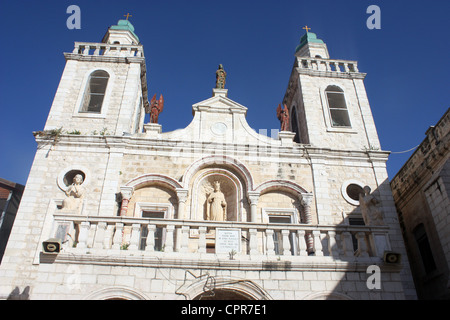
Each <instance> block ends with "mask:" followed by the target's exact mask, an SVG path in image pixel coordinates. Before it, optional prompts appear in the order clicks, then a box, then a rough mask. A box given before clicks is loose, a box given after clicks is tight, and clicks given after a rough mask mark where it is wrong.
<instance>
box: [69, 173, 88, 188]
mask: <svg viewBox="0 0 450 320" xmlns="http://www.w3.org/2000/svg"><path fill="white" fill-rule="evenodd" d="M77 174H79V175H81V176H82V177H83V182H84V180H85V179H86V175H85V174H84V172H83V171H81V170H70V171H69V172H67V173H66V174H65V175H64V178H63V181H64V184H65V185H66V186H67V187H68V186H70V185H72V184H73V178H75V176H76V175H77Z"/></svg>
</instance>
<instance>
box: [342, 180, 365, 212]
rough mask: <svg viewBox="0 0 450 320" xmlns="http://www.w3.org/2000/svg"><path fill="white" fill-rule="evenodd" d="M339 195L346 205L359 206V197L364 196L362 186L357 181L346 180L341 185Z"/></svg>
mask: <svg viewBox="0 0 450 320" xmlns="http://www.w3.org/2000/svg"><path fill="white" fill-rule="evenodd" d="M341 193H342V196H343V197H344V199H345V200H346V201H347V202H348V203H350V204H352V205H354V206H359V195H360V194H364V184H363V183H362V182H360V181H357V180H347V181H345V182H344V183H343V184H342V187H341Z"/></svg>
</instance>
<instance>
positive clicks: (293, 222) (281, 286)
mask: <svg viewBox="0 0 450 320" xmlns="http://www.w3.org/2000/svg"><path fill="white" fill-rule="evenodd" d="M64 55H65V57H66V60H67V63H66V67H65V69H64V72H63V75H62V77H61V81H60V83H59V87H58V89H57V92H56V95H55V98H54V101H53V104H52V106H51V108H50V112H49V116H48V119H47V123H46V125H45V127H44V129H43V130H42V131H40V132H35V137H36V142H37V144H38V149H37V152H36V156H35V159H34V162H33V166H32V168H31V172H30V176H29V179H28V182H27V185H26V189H25V193H24V197H23V199H22V203H21V206H20V210H19V212H18V215H17V219H16V223H15V225H14V229H13V232H12V235H11V238H10V241H9V243H8V247H7V250H6V254H5V257H4V261H3V262H2V265H1V267H0V294H2V295H3V296H4V297H8V296H10V297H11V292H16V293H20V292H22V293H23V292H24V291H26V294H27V297H28V296H29V298H31V299H112V298H120V299H200V298H202V299H206V298H208V299H230V298H232V299H240V298H242V299H414V298H416V295H415V289H414V285H413V281H412V278H411V274H410V269H409V265H408V260H407V259H398V258H399V257H400V256H405V255H406V251H405V247H404V243H403V239H402V235H401V232H400V227H399V223H398V218H397V213H396V209H395V205H394V201H393V198H392V192H391V189H390V185H389V182H388V176H387V172H386V161H387V159H388V155H389V152H387V151H382V150H381V147H380V143H379V140H378V136H377V132H376V128H375V124H374V121H373V117H372V114H371V109H370V106H369V101H368V99H367V95H366V91H365V87H364V83H363V80H364V78H365V76H366V74H365V73H362V72H360V71H359V70H358V67H357V62H356V61H347V60H336V59H331V58H330V57H329V54H328V49H327V46H326V44H325V43H324V42H323V41H322V40H320V39H317V37H316V35H315V34H314V33H310V32H307V33H306V34H305V35H304V36H303V37H302V38H301V43H300V44H299V46H298V47H297V49H296V53H295V58H294V65H293V68H292V73H291V75H290V77H289V81H288V88H287V91H286V94H285V95H284V97H280V98H281V100H280V102H281V103H280V109H279V110H280V112H279V116H280V119H281V121H282V128H283V129H284V130H283V131H280V132H278V130H272V132H271V134H270V135H269V136H268V135H267V134H260V133H258V132H256V131H255V130H254V129H252V128H250V127H249V125H248V123H247V121H246V114H247V112H255V111H252V110H248V109H247V108H246V107H245V106H243V105H241V104H239V103H238V102H236V101H233V100H231V99H230V98H229V97H228V90H227V89H226V81H225V79H226V73H225V69H226V68H225V69H224V68H223V67H219V70H218V73H217V75H218V76H217V82H216V87H215V88H213V89H212V96H211V97H205V98H206V99H205V100H202V101H201V102H198V103H196V104H194V105H193V106H192V113H193V119H192V122H191V123H190V124H189V125H188V126H187V127H186V128H184V129H180V130H176V131H172V132H164V130H163V128H162V126H161V125H160V124H158V123H157V120H156V119H157V115H158V113H159V112H161V110H162V108H163V107H164V105H163V104H164V98H163V97H161V98H160V99H159V100H156V97H155V98H154V99H151V100H150V101H149V98H148V88H147V80H146V79H147V76H149V77H151V75H147V73H146V64H145V57H144V50H143V46H142V44H141V43H140V41H139V39H138V37H137V35H136V34H135V33H134V28H133V26H132V25H131V23H130V22H129V21H127V20H121V21H119V23H118V24H117V25H115V26H112V27H110V28H109V29H108V31H107V33H106V35H105V37H104V38H103V40H102V42H100V43H85V42H76V43H75V48H74V49H73V51H72V52H71V53H65V54H64ZM154 63H157V61H155V62H154ZM213 80H214V79H212V82H213ZM227 81H232V80H231V79H227ZM199 100H200V99H199ZM281 105H282V106H281ZM283 110H287V111H286V112H284V113H283ZM164 112H167V113H170V112H171V111H170V110H169V109H168V108H166V109H165V110H164ZM145 113H150V114H151V119H152V121H151V123H145V124H144V119H145ZM274 116H275V106H274ZM288 129H290V130H288ZM365 186H368V187H370V189H371V191H369V192H366V193H364V190H363V188H364V187H365ZM366 189H367V188H366ZM367 190H368V189H367ZM360 202H361V206H360ZM363 213H364V214H363ZM373 217H378V218H377V219H376V220H374V219H373ZM389 255H390V256H389ZM387 257H390V258H387ZM392 257H393V258H392Z"/></svg>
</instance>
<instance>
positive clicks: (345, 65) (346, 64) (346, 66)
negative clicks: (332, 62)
mask: <svg viewBox="0 0 450 320" xmlns="http://www.w3.org/2000/svg"><path fill="white" fill-rule="evenodd" d="M344 70H345V72H350V71H349V69H348V63H344Z"/></svg>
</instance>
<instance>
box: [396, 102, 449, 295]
mask: <svg viewBox="0 0 450 320" xmlns="http://www.w3.org/2000/svg"><path fill="white" fill-rule="evenodd" d="M425 134H426V137H425V139H424V140H423V141H422V143H421V144H420V146H419V147H418V148H417V150H416V151H415V152H414V153H413V155H412V156H411V157H410V158H409V159H408V161H407V162H406V163H405V165H404V166H403V167H402V168H401V169H400V171H399V172H398V173H397V175H396V176H395V177H394V178H393V179H392V182H391V186H392V191H393V195H394V199H395V203H396V205H397V209H398V215H399V218H400V222H401V227H402V231H403V236H404V238H405V243H406V248H407V251H408V256H409V260H410V263H411V270H412V274H413V278H414V282H415V285H416V288H417V294H418V296H419V298H421V299H450V278H449V276H450V272H449V266H450V198H449V191H450V159H449V157H450V151H449V150H450V110H447V112H445V114H444V115H443V116H442V118H441V119H440V120H439V121H438V122H437V124H436V125H435V126H432V127H430V128H429V129H428V130H427V132H426V133H425Z"/></svg>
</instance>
